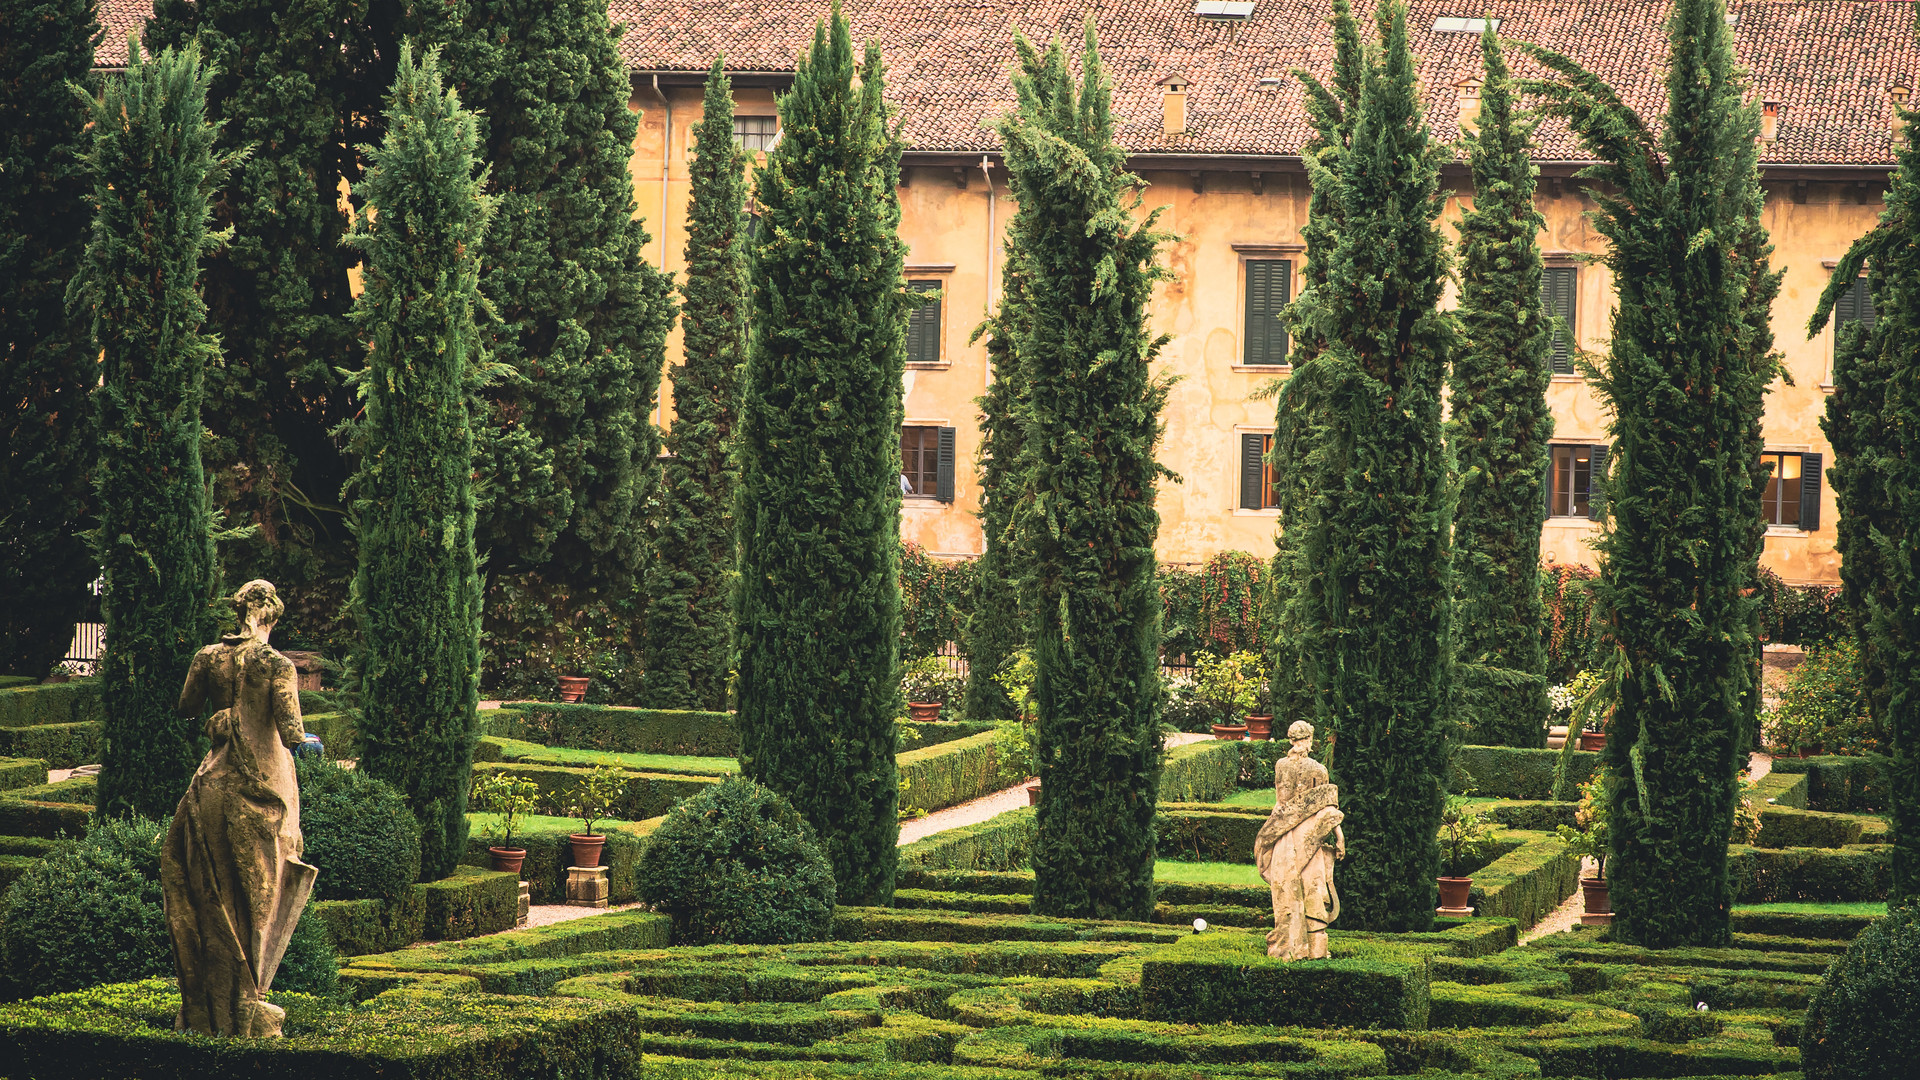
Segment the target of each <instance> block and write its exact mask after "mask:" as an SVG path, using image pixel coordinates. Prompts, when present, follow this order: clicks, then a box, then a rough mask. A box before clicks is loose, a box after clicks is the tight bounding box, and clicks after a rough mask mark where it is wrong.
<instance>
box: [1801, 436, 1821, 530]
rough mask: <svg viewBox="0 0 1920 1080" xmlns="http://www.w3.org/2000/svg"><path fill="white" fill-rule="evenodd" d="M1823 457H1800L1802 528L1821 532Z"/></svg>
mask: <svg viewBox="0 0 1920 1080" xmlns="http://www.w3.org/2000/svg"><path fill="white" fill-rule="evenodd" d="M1821 460H1822V455H1820V454H1801V455H1800V528H1802V529H1804V530H1806V531H1807V532H1818V531H1819V530H1820V470H1821V467H1822V466H1821V464H1820V463H1821Z"/></svg>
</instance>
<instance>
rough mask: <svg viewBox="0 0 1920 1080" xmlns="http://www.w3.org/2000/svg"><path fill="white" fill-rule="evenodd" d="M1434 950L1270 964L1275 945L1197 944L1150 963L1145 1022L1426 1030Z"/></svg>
mask: <svg viewBox="0 0 1920 1080" xmlns="http://www.w3.org/2000/svg"><path fill="white" fill-rule="evenodd" d="M1434 951H1435V950H1434V949H1432V948H1431V947H1427V946H1419V945H1411V946H1396V945H1375V944H1373V943H1368V942H1363V943H1350V942H1341V943H1339V944H1338V945H1337V946H1336V947H1335V949H1334V955H1333V956H1332V957H1331V958H1329V959H1326V960H1312V961H1297V962H1293V963H1287V962H1283V961H1279V960H1273V959H1270V958H1268V956H1267V941H1266V936H1265V935H1264V934H1261V933H1242V932H1239V931H1221V932H1209V933H1205V934H1191V935H1188V936H1187V937H1184V938H1181V939H1180V940H1179V941H1176V942H1174V943H1173V944H1171V945H1164V946H1160V947H1159V948H1156V949H1152V950H1150V951H1148V952H1147V953H1146V954H1144V955H1143V956H1142V957H1141V962H1140V1012H1141V1016H1142V1017H1143V1018H1145V1019H1148V1020H1164V1021H1172V1022H1175V1023H1185V1024H1217V1023H1236V1024H1274V1025H1298V1026H1301V1027H1363V1028H1400V1029H1410V1030H1421V1029H1424V1028H1425V1027H1426V1026H1427V1015H1428V1010H1429V972H1428V966H1429V960H1430V957H1431V955H1432V953H1433V952H1434Z"/></svg>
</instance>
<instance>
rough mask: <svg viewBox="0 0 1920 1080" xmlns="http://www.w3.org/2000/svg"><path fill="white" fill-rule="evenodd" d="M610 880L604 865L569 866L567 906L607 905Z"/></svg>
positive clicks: (591, 906) (589, 906) (594, 906)
mask: <svg viewBox="0 0 1920 1080" xmlns="http://www.w3.org/2000/svg"><path fill="white" fill-rule="evenodd" d="M608 892H609V889H608V881H607V868H606V867H604V866H569V867H567V906H568V907H585V908H603V907H606V906H607V894H608Z"/></svg>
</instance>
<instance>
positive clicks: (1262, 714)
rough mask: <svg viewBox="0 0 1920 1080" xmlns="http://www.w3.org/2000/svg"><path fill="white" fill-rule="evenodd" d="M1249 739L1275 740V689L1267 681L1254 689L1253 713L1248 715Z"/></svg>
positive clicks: (1262, 680)
mask: <svg viewBox="0 0 1920 1080" xmlns="http://www.w3.org/2000/svg"><path fill="white" fill-rule="evenodd" d="M1247 738H1248V740H1250V741H1252V742H1268V741H1270V740H1271V739H1272V738H1273V688H1272V685H1271V684H1270V683H1268V682H1267V680H1266V679H1261V680H1260V681H1259V685H1257V686H1255V687H1254V688H1253V711H1252V712H1250V713H1248V714H1247Z"/></svg>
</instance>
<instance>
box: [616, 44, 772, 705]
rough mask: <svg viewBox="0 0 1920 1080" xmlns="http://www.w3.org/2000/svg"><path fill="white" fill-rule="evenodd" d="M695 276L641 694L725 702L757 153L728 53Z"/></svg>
mask: <svg viewBox="0 0 1920 1080" xmlns="http://www.w3.org/2000/svg"><path fill="white" fill-rule="evenodd" d="M688 173H689V174H690V178H691V180H692V185H691V187H692V202H691V205H689V207H688V208H687V280H686V283H685V284H684V285H682V286H681V293H682V295H683V296H684V297H685V303H684V305H683V307H682V309H681V311H682V314H681V353H682V355H683V356H684V357H685V364H684V365H683V366H681V367H677V368H674V369H673V372H672V376H673V426H672V427H671V428H670V429H668V433H667V452H668V455H669V458H668V461H667V463H666V466H665V470H664V473H665V475H664V477H663V485H662V488H661V500H660V502H661V506H660V510H659V520H658V523H657V524H656V526H655V530H654V543H653V546H654V551H653V563H652V565H650V566H649V567H648V569H647V638H646V653H645V659H644V663H645V666H646V674H645V677H644V678H645V681H644V682H643V683H642V684H641V695H642V698H643V701H642V702H641V704H644V705H648V706H651V707H653V708H656V709H724V708H726V706H727V670H728V667H729V666H730V665H729V659H730V657H731V650H732V647H733V641H732V638H733V620H732V615H733V609H732V605H731V596H730V590H731V588H732V574H733V569H734V553H733V497H734V486H735V483H736V482H737V480H738V473H737V466H736V465H735V464H734V461H733V458H732V448H733V434H734V426H735V424H736V423H737V421H738V416H739V397H740V366H741V364H743V363H744V362H745V361H746V352H747V249H746V237H745V235H744V230H743V229H742V228H741V225H742V221H741V218H742V214H743V210H744V207H745V206H746V201H747V184H746V153H745V152H744V151H742V150H741V149H740V147H739V146H737V145H735V143H734V141H733V83H732V80H730V79H728V78H727V75H726V71H725V69H724V68H723V67H722V64H721V59H720V58H719V57H715V58H714V61H713V68H712V69H711V70H710V71H708V72H707V90H706V97H705V100H704V101H703V102H702V111H701V116H700V124H699V126H698V127H696V128H695V129H694V132H693V161H692V163H691V164H690V165H689V166H688Z"/></svg>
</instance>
